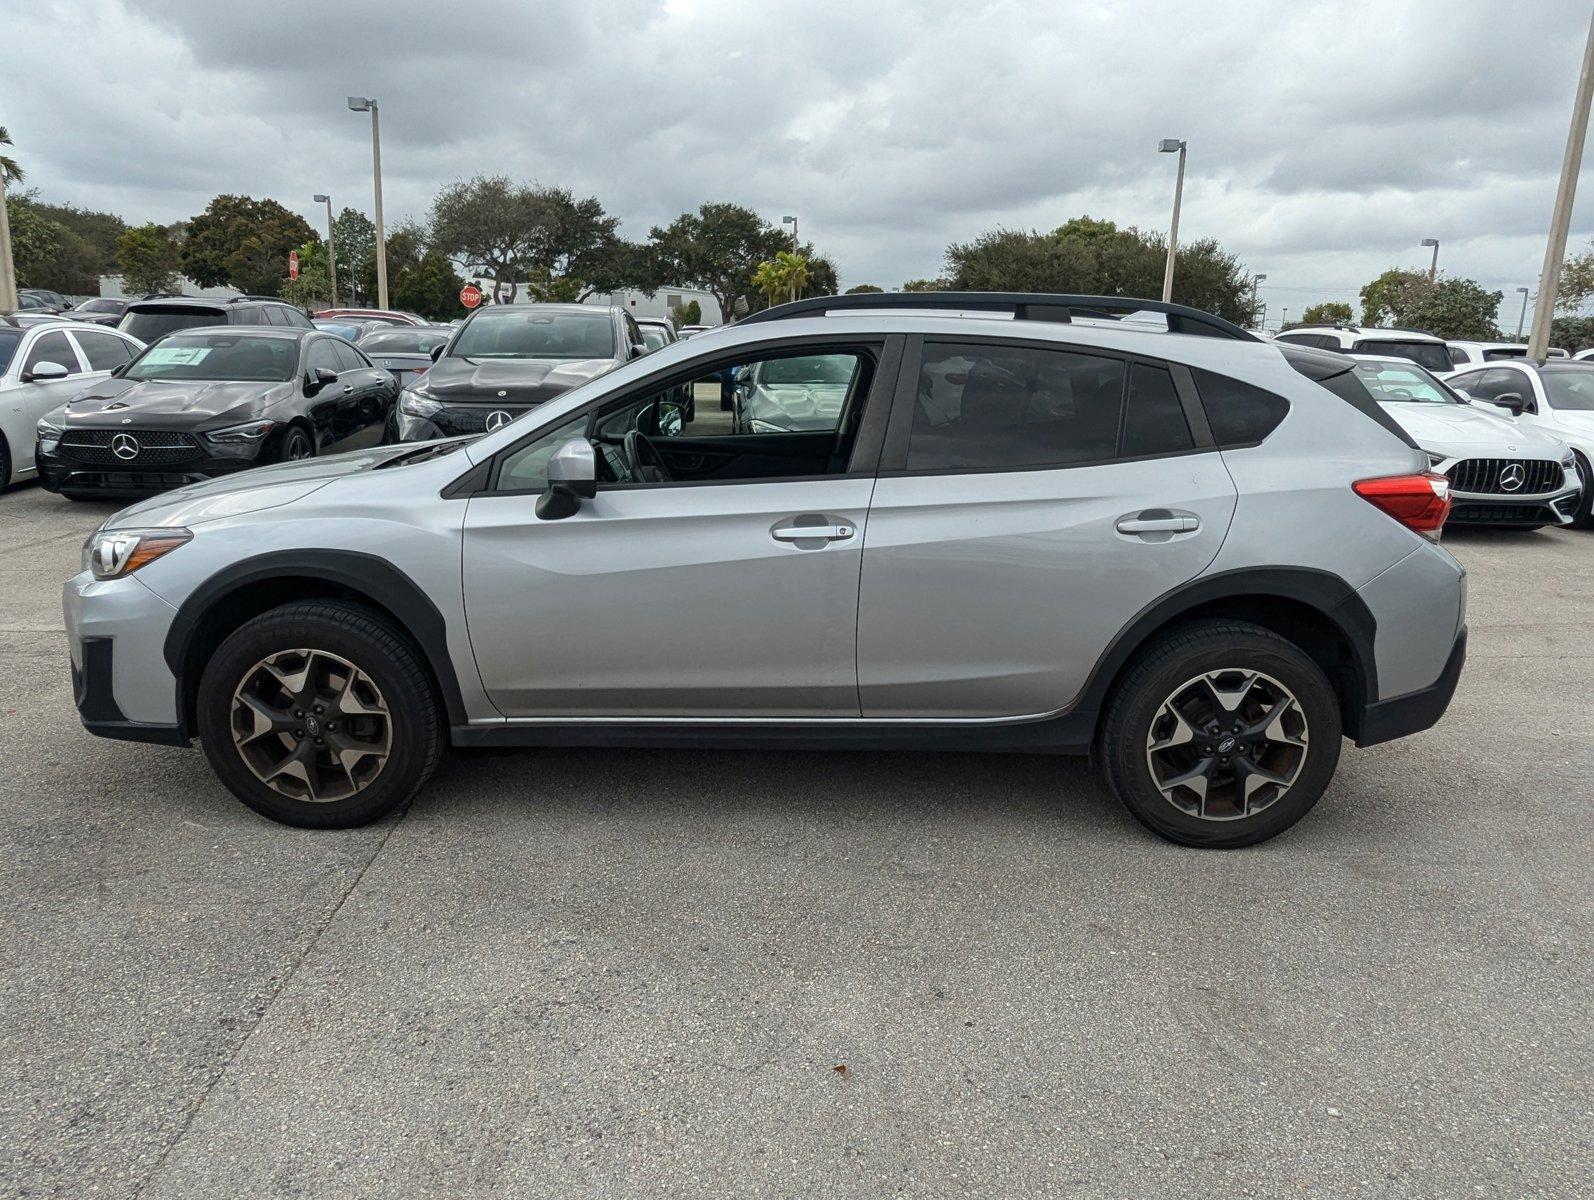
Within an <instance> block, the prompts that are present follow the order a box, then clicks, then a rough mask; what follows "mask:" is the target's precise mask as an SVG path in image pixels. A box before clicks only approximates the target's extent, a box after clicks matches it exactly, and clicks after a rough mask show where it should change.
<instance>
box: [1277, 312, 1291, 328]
mask: <svg viewBox="0 0 1594 1200" xmlns="http://www.w3.org/2000/svg"><path fill="white" fill-rule="evenodd" d="M1289 323H1290V310H1289V309H1287V308H1284V309H1280V310H1279V328H1280V329H1283V328H1284V327H1285V326H1286V325H1288V324H1289Z"/></svg>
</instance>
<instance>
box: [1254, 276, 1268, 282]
mask: <svg viewBox="0 0 1594 1200" xmlns="http://www.w3.org/2000/svg"><path fill="white" fill-rule="evenodd" d="M1251 278H1252V279H1254V280H1256V281H1257V283H1266V282H1267V276H1266V275H1253V276H1251Z"/></svg>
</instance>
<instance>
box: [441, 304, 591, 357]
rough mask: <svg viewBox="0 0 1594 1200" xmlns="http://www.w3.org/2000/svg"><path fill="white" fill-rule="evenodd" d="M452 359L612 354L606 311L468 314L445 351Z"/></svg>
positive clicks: (511, 309)
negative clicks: (463, 325) (452, 344)
mask: <svg viewBox="0 0 1594 1200" xmlns="http://www.w3.org/2000/svg"><path fill="white" fill-rule="evenodd" d="M450 353H451V355H452V356H453V357H456V358H563V359H581V358H613V357H614V356H615V355H614V327H613V325H612V324H611V321H610V317H609V314H608V313H593V314H592V315H591V316H588V315H587V314H586V313H574V312H546V311H542V310H536V309H534V310H532V311H531V312H526V311H523V310H522V311H518V312H517V311H516V310H515V308H514V307H513V306H512V305H506V306H505V308H504V311H502V312H491V311H489V312H484V313H481V314H479V315H477V316H475V317H472V318H471V320H470V321H469V323H467V324H466V326H465V328H464V329H462V330H460V334H459V340H458V341H456V342H455V343H454V348H453V350H452V351H451V352H450Z"/></svg>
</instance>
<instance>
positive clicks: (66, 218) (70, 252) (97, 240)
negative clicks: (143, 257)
mask: <svg viewBox="0 0 1594 1200" xmlns="http://www.w3.org/2000/svg"><path fill="white" fill-rule="evenodd" d="M8 200H9V204H10V207H11V216H12V220H13V221H15V220H16V219H17V213H18V212H21V211H22V210H28V212H29V214H31V215H33V216H35V217H37V218H40V219H42V220H43V221H45V222H47V223H48V225H49V226H50V228H51V230H52V235H53V237H54V244H53V245H52V247H51V250H50V253H49V256H48V257H47V258H45V259H42V260H35V261H34V262H32V263H31V264H30V269H29V271H28V282H29V284H30V285H31V286H33V287H43V288H50V289H52V290H54V291H58V292H70V293H86V294H93V293H95V292H98V291H99V287H100V276H101V275H106V274H110V273H111V272H113V271H115V270H116V240H117V238H119V237H120V236H121V235H122V232H123V231H124V230H125V229H126V228H127V226H126V225H125V224H124V223H123V221H122V219H121V218H120V217H118V216H116V215H115V214H113V213H107V212H91V211H89V210H88V209H81V208H77V207H75V206H74V205H70V204H46V203H45V202H44V201H42V200H40V199H39V198H38V195H37V194H36V193H33V192H27V193H24V194H22V195H19V196H12V197H9V198H8ZM24 219H26V218H25V217H24ZM19 270H20V268H19Z"/></svg>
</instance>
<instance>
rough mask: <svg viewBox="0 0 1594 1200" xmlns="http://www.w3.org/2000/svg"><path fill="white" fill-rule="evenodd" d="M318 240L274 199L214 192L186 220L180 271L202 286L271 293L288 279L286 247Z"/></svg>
mask: <svg viewBox="0 0 1594 1200" xmlns="http://www.w3.org/2000/svg"><path fill="white" fill-rule="evenodd" d="M320 240H321V239H320V238H319V237H318V236H317V234H316V232H315V230H313V229H311V228H310V225H309V223H308V222H306V221H305V219H304V218H303V217H301V216H299V214H298V213H292V212H289V211H288V210H287V209H286V208H284V207H282V205H280V204H278V203H277V202H276V201H275V200H256V199H253V198H252V197H250V196H231V195H222V196H217V197H216V198H215V199H214V200H212V201H211V202H210V204H209V205H208V206H206V208H205V211H204V212H202V213H200V214H199V215H198V216H197V217H194V218H193V219H192V220H191V221H189V223H188V237H187V239H186V240H185V241H184V242H183V249H182V264H183V272H184V274H186V275H187V276H188V277H189V278H190V279H192V280H193V281H194V282H195V283H197V284H200V285H201V286H203V287H217V286H220V285H222V284H229V285H231V286H232V287H235V288H237V289H238V290H239V291H241V292H251V293H256V294H261V295H266V294H270V295H275V294H276V292H277V291H278V290H279V289H280V288H281V286H282V283H283V281H284V280H285V279H286V278H287V269H288V253H289V251H291V250H296V249H298V247H300V246H302V245H303V244H304V243H306V242H319V241H320Z"/></svg>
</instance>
